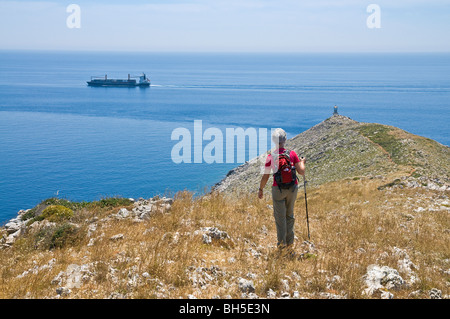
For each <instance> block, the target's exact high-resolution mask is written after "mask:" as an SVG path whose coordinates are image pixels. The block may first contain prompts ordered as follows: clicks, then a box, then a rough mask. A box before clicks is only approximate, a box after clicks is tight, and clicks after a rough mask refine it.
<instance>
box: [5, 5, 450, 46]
mask: <svg viewBox="0 0 450 319" xmlns="http://www.w3.org/2000/svg"><path fill="white" fill-rule="evenodd" d="M70 4H76V5H78V7H79V8H80V14H79V19H77V20H76V21H77V22H79V25H78V26H79V28H78V27H73V24H72V25H71V26H72V27H69V25H68V23H67V20H68V18H69V17H71V14H72V13H73V12H72V11H70V12H67V8H68V6H69V5H70ZM371 4H375V5H377V7H378V8H379V10H378V12H379V16H378V17H379V19H378V18H377V17H375V16H372V14H374V13H375V12H374V11H370V12H368V11H367V9H368V7H369V5H371ZM368 18H369V19H371V20H370V21H372V22H374V21H375V20H373V19H374V18H377V20H376V22H378V26H379V28H377V27H374V28H370V27H369V25H368V23H367V20H368ZM71 21H72V22H74V21H75V20H73V19H71ZM372 26H373V25H372ZM5 49H6V50H22V49H25V50H83V51H86V50H88V51H89V50H92V51H151V52H450V0H368V1H364V0H342V1H339V0H165V1H164V0H156V1H152V0H128V1H118V0H108V1H106V0H97V1H94V0H71V1H52V0H47V1H39V0H38V1H10V0H0V50H5Z"/></svg>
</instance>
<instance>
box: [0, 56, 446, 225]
mask: <svg viewBox="0 0 450 319" xmlns="http://www.w3.org/2000/svg"><path fill="white" fill-rule="evenodd" d="M142 72H145V73H146V74H147V76H148V77H149V78H150V79H151V83H152V84H151V86H150V87H149V88H147V89H143V88H142V89H141V88H93V87H88V86H87V85H86V81H87V80H90V77H91V76H104V74H108V77H110V78H126V77H127V75H128V74H129V73H131V74H132V75H139V74H140V73H142ZM449 74H450V54H437V53H436V54H400V53H398V54H381V53H379V54H344V53H340V54H324V53H321V54H250V53H248V54H238V53H229V54H219V53H217V54H214V53H208V54H207V53H117V52H116V53H101V52H94V53H93V52H42V51H41V52H32V51H0V224H2V223H4V222H5V221H6V220H8V219H10V218H12V217H15V216H16V214H17V212H18V211H19V210H20V209H28V208H32V207H34V206H35V205H36V204H38V203H39V202H40V201H42V200H43V199H46V198H49V197H54V196H58V197H59V198H66V199H69V200H74V201H82V200H85V201H91V200H98V199H101V198H103V197H108V196H122V197H133V198H139V197H144V198H149V197H152V196H154V195H167V196H172V195H173V194H174V193H176V192H177V191H180V190H190V191H193V192H196V194H201V193H202V192H204V191H207V190H208V189H209V187H211V186H212V185H214V184H215V183H216V182H218V181H220V180H221V179H222V178H223V177H224V176H225V175H226V173H227V172H228V171H229V170H230V169H231V168H233V167H235V166H238V165H240V164H241V163H240V162H237V160H236V162H234V163H213V164H208V163H205V162H202V163H181V164H175V163H173V162H172V161H171V151H172V148H173V147H174V145H175V144H177V143H178V141H177V140H172V138H171V136H172V132H173V131H174V130H175V129H177V128H186V129H188V130H189V131H190V132H192V134H194V129H193V124H194V121H195V120H201V121H202V125H203V129H206V128H208V127H211V128H218V129H219V130H221V131H222V132H224V135H225V130H226V128H238V127H242V128H244V129H247V128H256V129H259V128H267V129H268V130H270V128H275V127H282V128H284V129H285V130H286V131H287V132H288V137H293V136H295V135H297V134H299V133H301V132H303V131H305V130H307V129H308V128H310V127H312V126H313V125H315V124H317V123H319V122H321V121H323V120H325V119H326V118H328V117H329V116H331V114H332V112H333V107H334V105H337V106H338V107H339V113H340V114H342V115H346V116H348V117H350V118H352V119H354V120H357V121H361V122H376V123H382V124H388V125H393V126H397V127H399V128H402V129H404V130H406V131H409V132H411V133H414V134H418V135H422V136H425V137H429V138H432V139H434V140H436V141H438V142H440V143H442V144H444V145H449V144H450V128H449V124H448V123H449V122H450V116H449V113H450V112H449V110H450V76H449ZM192 139H194V137H193V136H192ZM202 143H203V144H202V146H203V147H204V146H205V145H206V144H207V143H208V141H203V142H202ZM268 146H270V145H268ZM192 147H194V146H192ZM247 160H248V158H247Z"/></svg>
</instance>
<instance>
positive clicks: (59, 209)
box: [42, 205, 73, 222]
mask: <svg viewBox="0 0 450 319" xmlns="http://www.w3.org/2000/svg"><path fill="white" fill-rule="evenodd" d="M42 217H43V218H44V219H47V220H48V221H51V222H59V221H62V220H65V219H69V218H71V217H73V210H71V209H70V208H67V207H65V206H62V205H50V206H49V207H47V208H46V209H44V211H43V212H42Z"/></svg>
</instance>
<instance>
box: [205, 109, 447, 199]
mask: <svg viewBox="0 0 450 319" xmlns="http://www.w3.org/2000/svg"><path fill="white" fill-rule="evenodd" d="M286 148H287V149H291V150H294V151H295V152H296V153H297V154H298V155H299V156H304V157H306V159H307V163H306V179H307V180H308V184H309V185H311V186H318V185H321V184H324V183H326V182H331V181H338V180H342V179H345V178H364V177H368V178H374V177H381V176H385V175H387V174H388V173H391V172H401V173H402V174H403V176H404V178H403V179H402V181H403V180H405V181H404V184H405V185H407V186H408V187H427V188H433V189H438V190H442V191H448V190H450V177H449V175H448V172H449V171H450V148H449V147H447V146H444V145H442V144H439V143H437V142H435V141H432V140H430V139H426V138H423V137H420V136H417V135H413V134H410V133H408V132H405V131H403V130H400V129H398V128H395V127H392V126H387V125H381V124H375V123H361V122H357V121H354V120H352V119H350V118H348V117H346V116H342V115H333V116H332V117H330V118H328V119H326V120H325V121H323V122H321V123H319V124H317V125H315V126H313V127H312V128H310V129H309V130H307V131H305V132H303V133H300V134H299V135H297V136H295V137H293V138H291V139H289V140H288V141H287V142H286ZM267 154H268V152H266V153H264V154H262V155H260V156H258V157H257V158H254V159H252V160H250V161H248V162H246V163H245V164H243V165H240V166H238V167H236V168H234V169H232V170H231V171H229V172H228V174H227V175H226V176H225V178H224V179H223V180H221V181H220V182H219V183H217V184H216V185H215V186H214V187H213V189H214V190H216V191H219V192H227V193H244V192H247V191H252V192H255V191H256V190H257V189H258V187H259V182H260V180H261V176H262V175H261V173H262V167H263V165H264V162H265V158H266V157H267ZM392 182H393V181H392ZM402 183H403V182H402ZM268 184H269V185H271V184H270V183H268ZM394 184H395V183H394Z"/></svg>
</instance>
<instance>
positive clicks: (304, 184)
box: [303, 174, 311, 240]
mask: <svg viewBox="0 0 450 319" xmlns="http://www.w3.org/2000/svg"><path fill="white" fill-rule="evenodd" d="M303 188H304V189H305V205H306V224H307V225H308V240H310V239H311V238H310V236H309V218H308V199H307V198H306V178H305V174H303Z"/></svg>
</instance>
